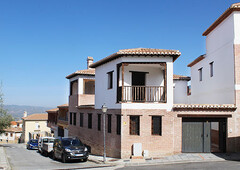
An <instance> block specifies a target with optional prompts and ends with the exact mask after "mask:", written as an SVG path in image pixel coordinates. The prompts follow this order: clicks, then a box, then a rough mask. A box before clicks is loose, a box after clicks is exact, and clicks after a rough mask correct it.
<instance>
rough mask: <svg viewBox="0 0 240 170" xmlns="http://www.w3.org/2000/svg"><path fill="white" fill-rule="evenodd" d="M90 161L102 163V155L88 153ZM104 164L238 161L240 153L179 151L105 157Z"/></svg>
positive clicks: (132, 164)
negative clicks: (159, 155) (152, 155)
mask: <svg viewBox="0 0 240 170" xmlns="http://www.w3.org/2000/svg"><path fill="white" fill-rule="evenodd" d="M89 160H90V161H94V162H96V163H98V164H103V157H102V156H94V155H90V157H89ZM106 160H107V161H106V164H111V165H115V166H117V165H118V166H119V165H122V166H137V165H154V164H176V163H190V162H219V161H226V160H230V161H240V153H215V154H214V153H181V154H176V155H172V156H166V157H162V158H147V159H116V158H108V157H107V159H106Z"/></svg>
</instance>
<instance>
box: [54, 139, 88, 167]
mask: <svg viewBox="0 0 240 170" xmlns="http://www.w3.org/2000/svg"><path fill="white" fill-rule="evenodd" d="M53 159H61V160H62V162H64V163H65V162H67V161H68V160H71V159H79V160H80V159H82V160H83V161H84V162H86V161H87V159H88V149H87V147H86V146H85V145H84V144H83V143H82V142H81V141H80V140H79V139H78V138H56V139H55V140H54V144H53Z"/></svg>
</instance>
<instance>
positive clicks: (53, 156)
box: [52, 152, 57, 160]
mask: <svg viewBox="0 0 240 170" xmlns="http://www.w3.org/2000/svg"><path fill="white" fill-rule="evenodd" d="M52 158H53V160H56V159H57V158H56V156H55V152H53V153H52Z"/></svg>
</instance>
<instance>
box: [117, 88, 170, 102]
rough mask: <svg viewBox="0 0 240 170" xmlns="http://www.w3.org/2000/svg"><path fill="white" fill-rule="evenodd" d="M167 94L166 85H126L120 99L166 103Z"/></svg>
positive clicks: (123, 100)
mask: <svg viewBox="0 0 240 170" xmlns="http://www.w3.org/2000/svg"><path fill="white" fill-rule="evenodd" d="M119 90H121V88H120V89H119ZM165 94H166V93H165V88H164V86H124V87H123V91H122V100H120V101H122V102H140V103H141V102H155V103H165V102H166V96H165Z"/></svg>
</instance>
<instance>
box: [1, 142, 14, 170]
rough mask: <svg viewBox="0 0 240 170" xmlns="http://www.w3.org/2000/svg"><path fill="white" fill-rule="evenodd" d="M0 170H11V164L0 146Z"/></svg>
mask: <svg viewBox="0 0 240 170" xmlns="http://www.w3.org/2000/svg"><path fill="white" fill-rule="evenodd" d="M0 169H4V170H10V169H11V167H10V164H9V162H8V159H7V155H6V152H5V149H4V147H3V146H0Z"/></svg>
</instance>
